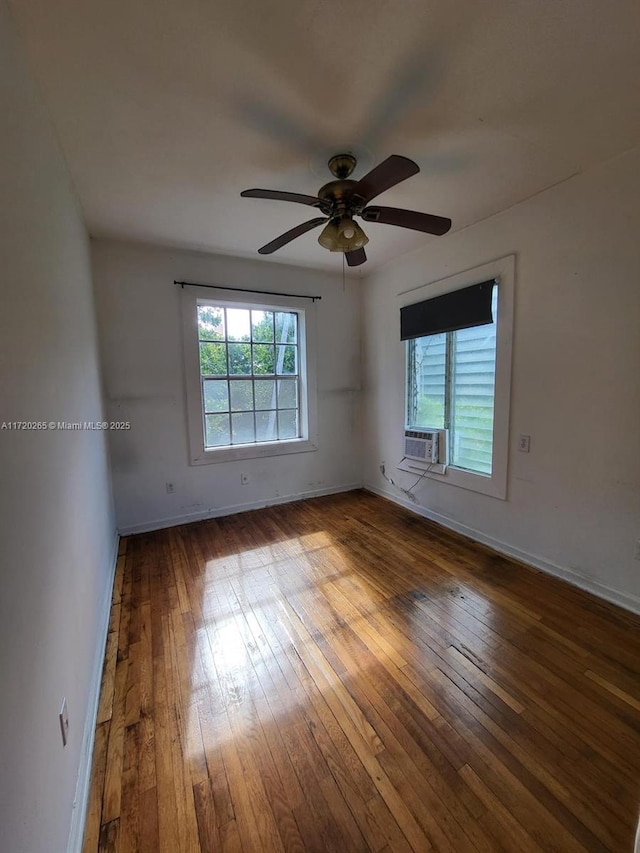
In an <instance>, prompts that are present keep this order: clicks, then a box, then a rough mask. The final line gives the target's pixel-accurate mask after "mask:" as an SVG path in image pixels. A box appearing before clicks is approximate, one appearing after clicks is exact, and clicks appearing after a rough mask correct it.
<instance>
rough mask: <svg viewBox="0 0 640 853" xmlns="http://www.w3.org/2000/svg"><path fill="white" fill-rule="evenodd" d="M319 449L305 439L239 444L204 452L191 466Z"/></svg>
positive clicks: (193, 458)
mask: <svg viewBox="0 0 640 853" xmlns="http://www.w3.org/2000/svg"><path fill="white" fill-rule="evenodd" d="M317 449H318V446H317V444H315V443H314V442H313V441H312V440H311V439H305V438H297V439H293V440H291V441H278V442H272V441H269V442H264V443H263V444H239V445H237V446H235V447H218V448H214V449H211V450H203V451H202V452H201V453H198V454H196V455H194V456H192V457H191V464H192V465H211V464H216V463H218V462H233V461H235V460H240V459H264V458H266V457H269V456H286V455H289V454H291V453H310V452H312V451H314V450H317Z"/></svg>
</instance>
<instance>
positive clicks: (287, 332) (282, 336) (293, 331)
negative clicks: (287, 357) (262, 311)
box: [276, 311, 298, 344]
mask: <svg viewBox="0 0 640 853" xmlns="http://www.w3.org/2000/svg"><path fill="white" fill-rule="evenodd" d="M276 341H277V342H278V343H279V344H296V343H298V315H297V314H294V313H291V312H288V311H287V312H285V311H278V312H276Z"/></svg>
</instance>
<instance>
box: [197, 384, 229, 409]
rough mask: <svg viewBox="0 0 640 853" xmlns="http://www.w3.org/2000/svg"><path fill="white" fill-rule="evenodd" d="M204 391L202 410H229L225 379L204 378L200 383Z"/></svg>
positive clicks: (227, 389)
mask: <svg viewBox="0 0 640 853" xmlns="http://www.w3.org/2000/svg"><path fill="white" fill-rule="evenodd" d="M202 385H203V391H204V410H205V412H206V413H207V414H209V413H210V412H228V411H229V387H228V385H227V380H226V379H205V380H204V382H203V383H202Z"/></svg>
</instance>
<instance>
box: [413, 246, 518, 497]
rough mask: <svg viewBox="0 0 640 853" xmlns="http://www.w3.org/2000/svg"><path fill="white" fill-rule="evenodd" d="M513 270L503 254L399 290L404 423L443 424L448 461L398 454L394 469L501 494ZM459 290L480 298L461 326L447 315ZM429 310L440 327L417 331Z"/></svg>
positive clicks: (428, 316)
mask: <svg viewBox="0 0 640 853" xmlns="http://www.w3.org/2000/svg"><path fill="white" fill-rule="evenodd" d="M514 271H515V259H514V257H513V255H510V256H507V257H505V258H500V259H499V260H496V261H492V262H491V263H489V264H484V265H482V266H481V267H476V268H475V269H472V270H469V271H467V272H464V273H460V274H458V275H455V276H451V277H450V278H448V279H443V280H441V281H437V282H433V283H432V284H429V285H425V286H423V287H420V288H416V289H415V290H412V291H410V292H407V293H404V294H400V310H401V315H402V318H401V319H402V325H403V330H402V337H403V338H404V339H405V342H404V349H405V352H404V359H405V416H404V425H405V427H407V428H413V429H427V430H428V429H433V430H438V429H439V430H447V439H448V441H447V444H448V459H447V465H446V466H444V465H440V464H436V465H429V466H428V468H427V469H425V466H424V464H422V467H421V463H419V462H413V461H409V460H405V461H404V462H402V463H401V464H400V466H399V467H400V468H401V469H403V470H409V471H411V472H412V473H415V471H416V470H422V471H424V472H425V476H426V477H428V478H429V479H437V480H440V481H441V482H446V483H449V484H451V485H455V486H460V487H462V488H467V489H470V490H472V491H478V492H482V493H484V494H488V495H491V496H493V497H498V498H502V499H504V498H505V497H506V490H507V462H508V451H509V447H508V444H509V441H508V439H509V405H510V390H511V387H510V386H511V340H512V326H513V286H514ZM479 282H482V284H478V283H479ZM494 282H495V284H494ZM486 286H489V287H490V288H491V291H490V293H489V292H488V291H487V290H486ZM465 289H466V290H468V291H480V290H483V292H484V294H485V295H484V303H485V304H484V306H479V305H476V306H473V305H471V311H470V314H474V312H478V316H477V317H476V319H475V320H474V319H473V318H472V317H469V318H468V322H466V326H465V327H464V328H462V327H461V326H462V325H465V323H460V324H458V323H456V322H455V320H452V318H451V315H455V313H456V311H457V310H459V308H460V305H461V303H462V302H464V299H463V297H464V291H465ZM476 295H479V294H476ZM432 301H433V305H432V306H431V305H430V302H432ZM489 307H490V308H491V311H490V312H489ZM468 308H469V305H468V304H467V305H466V308H465V310H467V309H468ZM434 315H437V316H436V319H438V320H439V327H438V324H437V323H435V322H434V323H433V325H432V327H431V328H430V329H429V332H431V331H432V332H433V333H428V334H427V333H425V334H420V333H421V332H422V331H423V329H422V328H421V324H423V323H424V324H428V323H430V322H431V321H432V320H433V317H434ZM472 324H473V325H472Z"/></svg>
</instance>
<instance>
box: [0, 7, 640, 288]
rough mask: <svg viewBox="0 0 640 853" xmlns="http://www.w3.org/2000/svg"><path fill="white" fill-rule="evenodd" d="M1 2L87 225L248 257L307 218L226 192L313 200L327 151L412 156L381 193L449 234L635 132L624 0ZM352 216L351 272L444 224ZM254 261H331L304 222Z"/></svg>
mask: <svg viewBox="0 0 640 853" xmlns="http://www.w3.org/2000/svg"><path fill="white" fill-rule="evenodd" d="M11 5H12V8H13V10H14V14H15V17H16V20H17V23H18V26H19V28H20V30H21V32H22V35H23V37H24V41H25V44H26V48H27V53H28V55H29V58H30V60H31V65H32V68H33V69H34V72H35V74H36V77H37V79H38V81H39V84H40V86H41V88H42V91H43V94H44V97H45V100H46V101H47V103H48V106H49V109H50V111H51V114H52V116H53V119H54V122H55V124H56V126H57V130H58V133H59V136H60V139H61V142H62V146H63V149H64V152H65V154H66V157H67V159H68V162H69V166H70V169H71V173H72V176H73V179H74V181H75V184H76V187H77V190H78V193H79V195H80V198H81V201H82V204H83V206H84V210H85V214H86V218H87V222H88V226H89V230H90V232H91V233H92V234H93V235H96V236H99V235H103V236H118V237H124V238H128V239H137V240H145V241H152V242H158V243H163V244H169V245H172V246H183V247H188V248H197V249H204V250H208V251H213V252H222V253H225V254H233V255H242V256H248V257H258V255H256V254H255V251H256V250H257V248H258V247H259V246H261V245H262V244H264V243H266V242H268V241H269V240H271V239H272V238H274V237H275V236H277V235H278V234H280V233H281V232H283V231H286V230H287V229H289V228H292V227H293V226H294V225H296V224H298V223H300V222H303V221H304V220H306V219H309V218H311V217H312V216H313V215H314V214H315V211H313V210H311V209H310V208H308V207H304V206H302V205H297V204H287V203H284V202H277V201H264V200H254V199H241V198H240V192H241V190H243V189H246V188H248V187H265V188H269V189H285V190H292V191H295V192H302V193H309V194H315V193H316V192H317V190H318V188H319V187H320V185H321V184H323V183H325V182H326V181H328V180H330V179H331V175H330V174H329V172H328V170H327V169H326V166H325V163H326V160H327V159H328V157H329V156H330V155H331V154H333V153H337V152H340V151H343V150H345V149H348V150H352V151H353V152H354V153H356V154H357V155H359V157H360V165H359V167H358V169H357V170H356V172H355V174H354V176H353V177H356V178H357V177H360V176H362V175H363V174H364V173H365V171H367V170H368V169H369V168H370V167H372V166H373V165H375V164H376V163H378V162H380V161H381V160H383V159H385V158H386V157H387V156H388V155H389V154H403V155H405V156H408V157H411V158H412V159H414V160H416V162H417V163H418V164H419V165H420V168H421V173H420V174H419V175H417V176H415V177H413V178H410V179H409V180H408V181H406V182H405V183H403V184H400V185H399V186H397V187H396V188H394V189H391V190H389V191H388V192H387V193H385V194H384V195H383V196H380V198H379V203H380V204H387V205H391V206H394V207H408V208H412V209H415V210H422V211H426V212H429V213H435V214H438V215H441V216H448V217H450V218H451V219H452V220H453V229H452V230H453V231H456V230H460V229H461V228H464V227H465V226H468V225H470V224H472V223H474V222H477V221H479V220H481V219H483V218H486V217H487V216H490V215H492V214H494V213H496V212H498V211H500V210H504V209H505V208H507V207H510V206H511V205H513V204H516V203H517V202H518V201H521V200H522V199H524V198H527V197H529V196H531V195H533V194H535V193H537V192H540V191H541V190H543V189H544V188H545V187H548V186H550V185H552V184H555V183H557V182H559V181H562V180H564V179H566V178H567V177H569V176H571V175H573V174H575V173H576V172H579V171H582V170H584V169H585V168H586V167H588V166H590V165H593V164H595V163H597V162H598V161H601V160H604V159H606V158H609V157H611V156H613V155H615V154H618V153H620V152H622V151H625V150H627V149H629V148H632V147H634V146H636V145H638V144H639V143H640V97H639V94H640V93H639V91H638V84H639V82H640V4H639V3H638V2H637V0H609V2H606V0H561V2H559V0H480V2H478V0H463V2H460V1H459V2H456V0H437V2H435V1H434V0H431V2H428V0H340V2H338V0H13V2H12V4H11ZM604 215H606V211H605V212H604ZM365 229H366V230H367V232H368V234H369V237H370V243H369V245H368V246H367V254H368V256H369V262H368V263H367V265H366V266H365V267H363V268H362V269H364V270H365V271H367V272H368V271H370V270H371V269H372V268H374V267H375V266H377V265H379V264H381V263H384V262H387V261H388V260H391V259H393V258H394V257H397V256H398V255H399V254H401V253H404V252H407V251H411V250H413V249H417V248H419V247H421V246H425V245H427V243H428V242H429V241H430V240H437V239H440V240H443V239H447V237H440V238H438V237H430V236H428V235H424V234H418V233H416V232H413V231H407V230H403V229H400V228H394V227H391V226H384V225H377V224H373V223H368V224H367V225H365ZM270 258H271V259H273V260H276V261H280V262H285V263H296V264H301V265H304V266H310V267H324V268H329V269H340V268H341V263H342V257H341V255H339V254H332V253H329V252H327V251H326V250H325V249H322V248H321V247H320V246H319V245H318V243H317V232H311V233H309V234H306V235H304V236H303V237H300V238H299V239H297V240H295V241H294V242H292V243H290V244H289V245H288V246H286V247H285V248H283V249H282V250H280V251H279V252H278V253H277V254H274V255H272V256H270ZM268 262H269V259H265V263H268Z"/></svg>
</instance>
